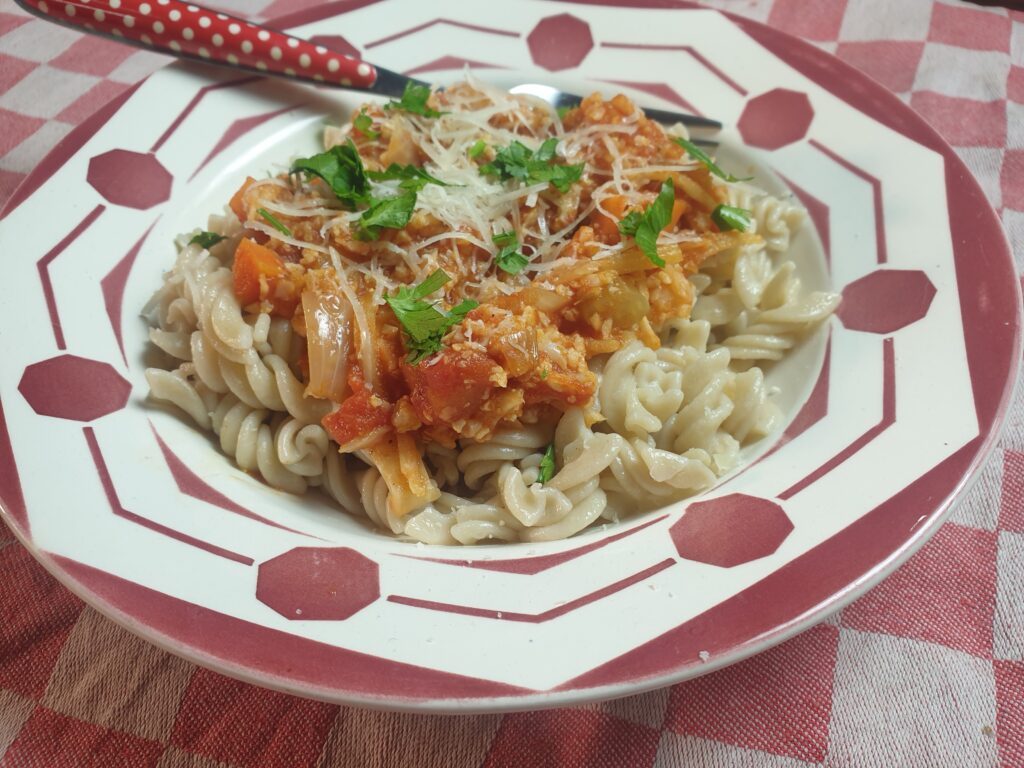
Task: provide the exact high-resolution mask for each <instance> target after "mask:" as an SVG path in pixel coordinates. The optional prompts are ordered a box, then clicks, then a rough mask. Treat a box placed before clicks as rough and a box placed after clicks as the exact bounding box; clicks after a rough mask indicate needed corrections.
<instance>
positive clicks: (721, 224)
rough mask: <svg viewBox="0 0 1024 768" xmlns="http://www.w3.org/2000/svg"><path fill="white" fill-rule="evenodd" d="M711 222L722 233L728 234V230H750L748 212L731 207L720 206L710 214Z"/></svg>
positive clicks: (744, 209)
mask: <svg viewBox="0 0 1024 768" xmlns="http://www.w3.org/2000/svg"><path fill="white" fill-rule="evenodd" d="M711 220H712V221H714V222H715V224H717V225H718V228H719V229H720V230H722V231H723V232H728V231H729V230H730V229H735V230H739V231H740V232H745V231H746V230H747V229H749V228H750V211H748V210H747V209H746V208H737V207H735V206H732V205H720V206H718V207H717V208H715V210H714V211H712V212H711Z"/></svg>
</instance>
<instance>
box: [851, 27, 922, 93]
mask: <svg viewBox="0 0 1024 768" xmlns="http://www.w3.org/2000/svg"><path fill="white" fill-rule="evenodd" d="M923 53H924V43H922V42H912V41H907V40H871V41H867V42H852V43H840V44H839V47H838V48H836V56H838V57H839V58H840V59H842V60H843V61H845V62H847V63H848V64H853V65H854V66H855V67H857V69H859V70H861V71H863V72H867V73H868V74H869V75H871V76H872V77H873V78H875V80H877V81H878V82H880V83H881V84H882V85H884V86H885V87H886V88H888V89H889V90H891V91H895V92H896V93H903V92H904V91H909V90H910V89H911V88H912V87H913V85H914V77H915V76H916V75H917V66H918V64H920V63H921V54H923Z"/></svg>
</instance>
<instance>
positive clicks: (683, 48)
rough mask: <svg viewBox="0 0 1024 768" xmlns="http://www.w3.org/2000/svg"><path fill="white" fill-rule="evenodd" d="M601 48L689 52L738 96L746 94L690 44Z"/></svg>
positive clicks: (744, 89)
mask: <svg viewBox="0 0 1024 768" xmlns="http://www.w3.org/2000/svg"><path fill="white" fill-rule="evenodd" d="M601 47H602V48H622V49H625V50H634V51H682V52H683V53H687V54H689V55H690V56H691V57H692V58H693V60H694V61H696V62H697V63H698V64H700V65H701V66H702V67H704V68H705V69H706V70H707V71H708V72H710V73H711V74H712V75H714V76H715V77H717V78H718V79H719V80H721V81H722V82H723V83H725V84H726V85H727V86H729V87H730V88H732V89H733V90H734V91H736V93H738V94H739V95H740V96H746V95H747V89H746V88H744V87H743V86H742V85H740V84H739V83H737V82H736V81H735V80H733V79H732V78H731V77H729V76H728V75H727V74H725V72H723V71H722V70H720V69H719V68H718V67H716V66H715V65H714V64H712V63H711V61H710V60H709V59H708V58H707V57H706V56H705V55H704V54H702V53H701V52H700V51H698V50H697V49H696V48H694V47H693V46H691V45H651V44H648V43H601Z"/></svg>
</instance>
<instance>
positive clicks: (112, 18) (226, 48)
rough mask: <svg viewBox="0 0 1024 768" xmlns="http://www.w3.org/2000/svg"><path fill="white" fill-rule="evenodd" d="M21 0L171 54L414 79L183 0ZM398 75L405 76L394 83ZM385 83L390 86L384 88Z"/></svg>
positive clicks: (339, 77) (371, 81)
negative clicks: (181, 0) (180, 0)
mask: <svg viewBox="0 0 1024 768" xmlns="http://www.w3.org/2000/svg"><path fill="white" fill-rule="evenodd" d="M16 1H17V3H18V5H20V6H21V7H22V8H24V9H26V10H27V11H29V12H30V13H33V14H35V15H37V16H41V17H43V18H45V19H47V20H48V21H54V22H56V23H58V24H61V25H63V26H66V27H72V28H75V29H77V30H79V31H85V32H90V33H93V34H98V35H101V36H104V37H108V38H112V39H114V40H117V41H119V42H123V43H128V44H129V45H134V46H136V47H138V48H144V49H147V50H150V51H156V52H157V53H164V54H170V55H171V56H176V57H181V58H190V59H196V60H198V61H205V62H210V63H214V64H222V65H225V66H230V67H234V68H239V69H246V70H251V71H253V72H259V73H263V74H272V75H279V76H281V77H287V78H292V79H295V80H302V81H306V82H313V83H323V84H326V85H335V86H342V87H345V88H352V89H354V90H374V91H377V92H386V93H392V91H394V90H397V91H398V92H399V93H401V86H402V85H404V82H405V81H406V80H408V78H405V77H404V76H402V75H398V74H396V73H393V72H389V71H388V70H384V69H380V70H379V69H378V68H377V67H375V66H373V65H372V64H369V63H368V62H365V61H360V60H359V59H356V58H354V57H352V56H346V55H345V54H342V53H339V52H337V51H331V50H329V49H327V48H325V47H324V46H322V45H314V44H313V43H310V42H308V41H306V40H302V39H301V38H297V37H292V36H291V35H286V34H284V33H283V32H278V31H276V30H273V29H268V28H266V27H261V26H259V25H256V24H252V23H250V22H247V21H244V20H242V19H239V18H236V17H234V16H229V15H227V14H224V13H219V12H217V11H211V10H210V9H208V8H203V7H201V6H198V5H193V4H191V3H183V2H179V0H146V1H145V2H143V0H16ZM382 75H384V77H382ZM395 78H398V82H391V81H392V80H394V79H395ZM381 81H387V82H386V83H385V82H381ZM385 84H386V85H388V86H389V87H388V88H386V89H385V88H382V87H381V86H384V85H385ZM375 86H377V87H375Z"/></svg>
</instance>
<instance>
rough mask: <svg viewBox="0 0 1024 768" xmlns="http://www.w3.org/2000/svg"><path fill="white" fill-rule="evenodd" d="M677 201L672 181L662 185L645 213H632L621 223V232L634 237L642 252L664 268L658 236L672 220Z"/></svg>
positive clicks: (656, 264) (666, 181)
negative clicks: (674, 205)
mask: <svg viewBox="0 0 1024 768" xmlns="http://www.w3.org/2000/svg"><path fill="white" fill-rule="evenodd" d="M675 201H676V188H675V184H673V183H672V179H665V181H663V182H662V183H661V191H659V192H658V197H657V198H656V199H655V201H654V202H653V203H651V204H650V205H649V206H647V210H645V211H644V212H643V213H637V212H636V211H632V212H631V213H630V214H629V215H627V216H625V217H624V218H623V219H622V220H621V221H620V222H619V232H621V233H622V234H624V235H632V236H633V238H634V239H635V240H636V244H637V245H638V246H640V250H641V251H643V252H644V255H645V256H646V257H647V258H648V259H650V260H651V263H653V264H654V265H655V266H658V267H664V266H665V260H664V259H663V258H661V256H659V255H658V235H659V234H661V230H663V229H664V228H665V227H667V226H668V223H669V222H670V221H671V220H672V206H673V204H674V203H675Z"/></svg>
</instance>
